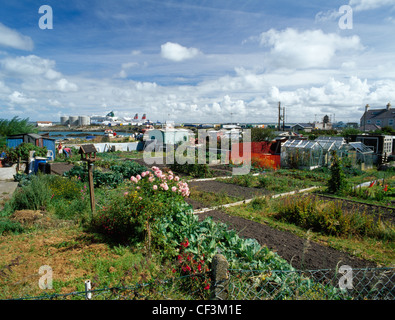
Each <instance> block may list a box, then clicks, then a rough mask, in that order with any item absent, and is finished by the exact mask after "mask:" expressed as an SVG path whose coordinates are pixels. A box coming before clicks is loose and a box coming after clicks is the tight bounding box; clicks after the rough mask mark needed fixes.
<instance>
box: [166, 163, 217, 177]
mask: <svg viewBox="0 0 395 320" xmlns="http://www.w3.org/2000/svg"><path fill="white" fill-rule="evenodd" d="M170 168H171V170H173V171H175V172H178V173H184V174H187V175H189V176H191V177H193V178H209V177H212V176H213V174H212V172H211V170H210V169H209V167H208V165H207V164H198V163H192V164H189V163H185V164H178V163H174V164H171V165H170Z"/></svg>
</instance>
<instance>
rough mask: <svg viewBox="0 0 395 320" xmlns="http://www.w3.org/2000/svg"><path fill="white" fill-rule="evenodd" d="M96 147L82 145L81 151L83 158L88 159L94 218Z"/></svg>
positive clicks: (83, 159)
mask: <svg viewBox="0 0 395 320" xmlns="http://www.w3.org/2000/svg"><path fill="white" fill-rule="evenodd" d="M96 152H97V150H96V148H95V146H94V145H93V144H87V145H82V146H81V147H80V150H79V153H80V154H81V160H82V161H86V162H87V164H88V181H89V195H90V200H91V210H92V218H93V215H94V214H95V193H94V185H93V163H94V162H95V161H96Z"/></svg>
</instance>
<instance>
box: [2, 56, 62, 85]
mask: <svg viewBox="0 0 395 320" xmlns="http://www.w3.org/2000/svg"><path fill="white" fill-rule="evenodd" d="M1 65H2V67H3V69H4V71H5V72H6V73H8V74H12V75H17V76H22V77H23V76H38V75H43V76H45V77H46V78H47V79H49V80H53V79H56V78H59V76H60V73H59V72H57V71H55V70H53V68H54V67H55V61H53V60H48V59H42V58H40V57H38V56H35V55H29V56H21V57H15V58H5V59H3V60H2V61H1Z"/></svg>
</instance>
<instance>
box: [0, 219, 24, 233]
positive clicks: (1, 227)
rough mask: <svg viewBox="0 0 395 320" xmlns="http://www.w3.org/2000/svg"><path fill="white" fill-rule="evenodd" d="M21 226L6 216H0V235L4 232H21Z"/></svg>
mask: <svg viewBox="0 0 395 320" xmlns="http://www.w3.org/2000/svg"><path fill="white" fill-rule="evenodd" d="M23 230H24V229H23V226H22V225H21V224H20V223H19V222H17V221H12V220H9V219H8V218H0V235H3V234H6V233H16V234H18V233H22V232H23Z"/></svg>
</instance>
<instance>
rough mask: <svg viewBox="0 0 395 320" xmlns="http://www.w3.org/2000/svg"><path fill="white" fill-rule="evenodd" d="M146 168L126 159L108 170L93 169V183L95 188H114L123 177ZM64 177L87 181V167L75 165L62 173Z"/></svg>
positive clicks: (126, 177) (128, 176) (127, 177)
mask: <svg viewBox="0 0 395 320" xmlns="http://www.w3.org/2000/svg"><path fill="white" fill-rule="evenodd" d="M146 170H147V168H146V167H145V166H142V165H140V164H138V163H136V162H133V161H126V162H123V163H122V164H117V165H111V166H110V171H107V172H104V171H102V170H101V169H96V170H93V183H94V186H95V187H97V188H100V187H103V186H106V187H109V188H116V187H117V186H118V185H119V184H121V183H122V182H123V180H124V179H129V178H130V177H131V176H133V175H137V174H141V172H143V171H146ZM64 176H66V177H78V178H79V179H80V180H81V181H82V182H88V169H87V168H85V166H82V165H76V166H74V167H73V168H71V170H69V171H67V172H65V173H64Z"/></svg>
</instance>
